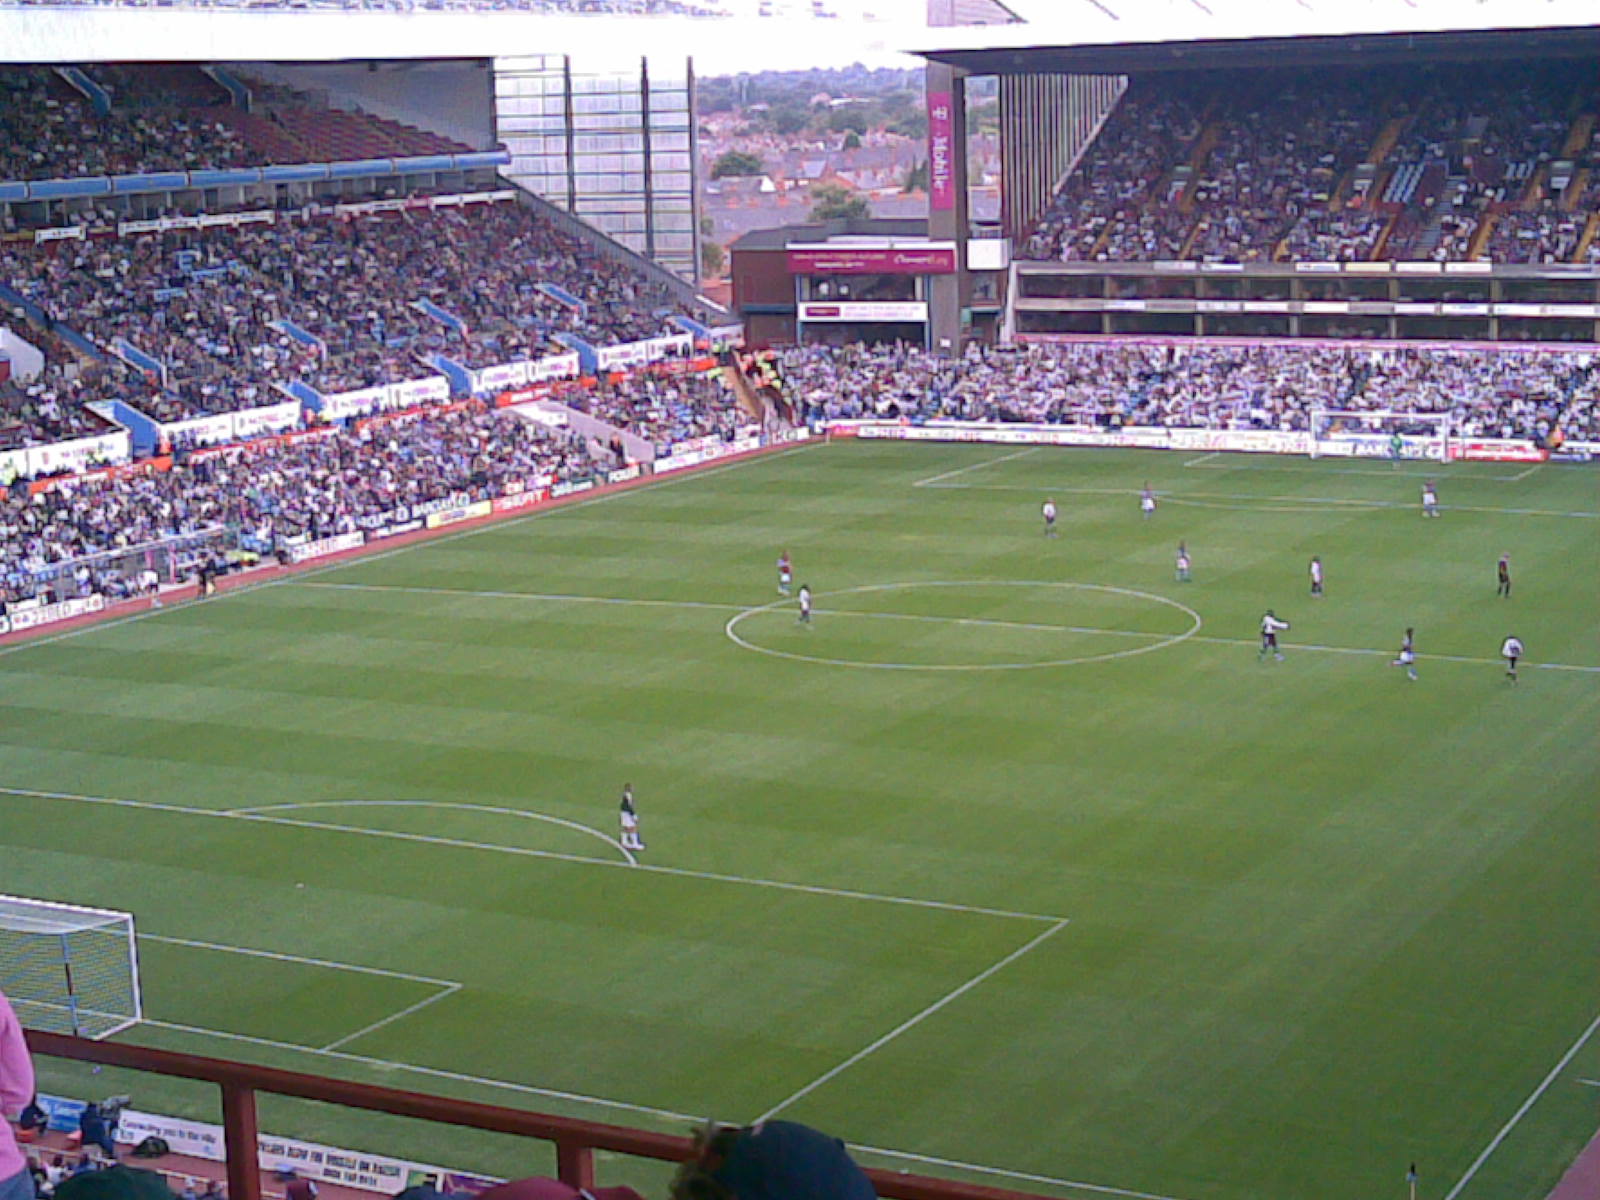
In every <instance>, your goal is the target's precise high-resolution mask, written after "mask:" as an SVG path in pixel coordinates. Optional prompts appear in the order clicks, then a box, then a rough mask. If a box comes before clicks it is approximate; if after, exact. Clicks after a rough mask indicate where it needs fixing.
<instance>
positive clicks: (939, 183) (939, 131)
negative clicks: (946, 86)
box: [928, 92, 956, 212]
mask: <svg viewBox="0 0 1600 1200" xmlns="http://www.w3.org/2000/svg"><path fill="white" fill-rule="evenodd" d="M955 206H956V182H955V115H954V111H953V109H952V106H951V101H950V93H949V92H929V93H928V207H929V208H930V209H932V210H933V211H934V212H948V211H949V210H950V209H952V208H954V207H955Z"/></svg>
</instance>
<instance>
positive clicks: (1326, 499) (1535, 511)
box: [926, 483, 1600, 520]
mask: <svg viewBox="0 0 1600 1200" xmlns="http://www.w3.org/2000/svg"><path fill="white" fill-rule="evenodd" d="M926 486H928V487H931V488H935V489H938V488H948V489H950V490H952V491H973V492H1029V493H1034V494H1037V493H1039V492H1047V491H1053V492H1056V493H1058V494H1061V495H1079V496H1124V497H1125V496H1129V495H1132V494H1133V493H1131V492H1130V491H1129V490H1128V489H1127V488H1092V487H1054V488H1049V487H1026V486H1023V485H1020V484H1010V483H930V484H928V485H926ZM1162 499H1163V500H1164V501H1166V502H1168V503H1184V502H1193V501H1194V500H1255V501H1261V500H1280V501H1283V502H1285V503H1288V504H1300V505H1306V506H1308V507H1307V508H1306V509H1305V510H1304V511H1307V512H1310V511H1314V510H1313V509H1312V508H1311V507H1309V506H1312V505H1316V506H1321V507H1333V508H1348V509H1351V510H1352V511H1361V510H1367V509H1371V510H1373V511H1382V510H1385V509H1415V508H1416V507H1417V505H1416V502H1415V501H1399V500H1360V499H1354V498H1352V497H1349V496H1259V495H1256V494H1254V493H1251V492H1163V493H1162ZM1246 507H1247V509H1258V510H1264V511H1272V510H1271V509H1268V508H1266V506H1265V505H1262V504H1250V505H1247V506H1246ZM1442 507H1443V510H1444V511H1445V512H1447V513H1451V512H1468V513H1489V514H1492V515H1497V516H1511V517H1581V518H1584V519H1589V520H1592V519H1593V518H1596V517H1600V512H1587V511H1581V510H1580V511H1571V512H1565V511H1562V510H1560V509H1550V508H1500V507H1496V506H1493V505H1472V504H1447V505H1444V506H1442ZM1289 511H1301V510H1298V509H1291V510H1289Z"/></svg>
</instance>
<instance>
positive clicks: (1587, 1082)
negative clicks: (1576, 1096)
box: [1578, 1079, 1600, 1087]
mask: <svg viewBox="0 0 1600 1200" xmlns="http://www.w3.org/2000/svg"><path fill="white" fill-rule="evenodd" d="M1578 1082H1579V1083H1581V1084H1583V1086H1584V1087H1600V1079H1580V1080H1578Z"/></svg>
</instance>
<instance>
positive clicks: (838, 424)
mask: <svg viewBox="0 0 1600 1200" xmlns="http://www.w3.org/2000/svg"><path fill="white" fill-rule="evenodd" d="M827 431H828V433H829V434H830V435H831V436H833V437H862V438H884V439H891V440H896V441H907V442H992V443H997V444H1001V445H1014V446H1103V447H1111V448H1118V449H1146V450H1187V451H1190V452H1196V451H1198V452H1202V453H1207V452H1224V451H1233V452H1242V453H1247V454H1311V453H1312V452H1313V451H1315V452H1316V453H1317V454H1318V455H1321V456H1325V457H1329V458H1387V457H1389V456H1390V455H1392V454H1393V447H1392V444H1391V441H1390V438H1389V437H1388V436H1387V435H1380V434H1351V435H1345V436H1341V437H1337V438H1323V439H1320V440H1317V439H1313V438H1312V436H1311V434H1310V433H1308V432H1306V431H1304V430H1275V429H1165V428H1162V427H1159V426H1139V425H1130V426H1124V427H1123V428H1121V429H1109V428H1103V427H1101V426H1098V425H1012V424H1000V423H989V422H983V421H948V422H944V421H941V422H930V423H928V424H925V425H913V424H908V423H906V422H902V421H834V422H831V423H830V424H829V425H828V426H827ZM1438 446H1439V439H1438V438H1416V437H1410V438H1403V439H1402V447H1401V457H1403V458H1413V459H1433V460H1437V458H1438V455H1437V450H1438ZM1597 451H1600V443H1590V442H1567V443H1565V444H1564V445H1563V447H1562V449H1561V451H1560V452H1558V453H1556V454H1552V453H1551V452H1550V451H1548V450H1546V449H1544V448H1543V447H1541V446H1538V445H1536V444H1535V443H1533V442H1531V441H1527V440H1525V439H1521V438H1489V437H1480V438H1452V439H1451V440H1450V457H1451V459H1453V460H1458V461H1464V462H1514V463H1541V462H1546V461H1548V460H1550V459H1552V458H1554V459H1557V460H1558V461H1564V462H1589V461H1592V460H1593V459H1594V457H1595V456H1596V452H1597Z"/></svg>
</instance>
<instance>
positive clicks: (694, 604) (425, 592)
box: [291, 582, 745, 612]
mask: <svg viewBox="0 0 1600 1200" xmlns="http://www.w3.org/2000/svg"><path fill="white" fill-rule="evenodd" d="M291 586H294V587H303V588H316V589H318V590H320V591H329V592H400V593H402V594H408V595H416V596H468V597H471V598H472V599H475V600H544V601H548V602H550V603H552V604H622V605H632V606H635V607H638V608H710V609H715V610H717V611H718V612H730V611H733V610H736V609H741V608H744V607H745V605H743V604H717V603H713V602H711V601H708V600H635V599H633V598H631V597H628V596H581V595H577V594H575V593H572V592H497V591H479V590H472V589H468V588H444V587H422V586H419V585H415V584H408V583H316V582H313V583H298V582H297V583H294V584H292V585H291Z"/></svg>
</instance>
